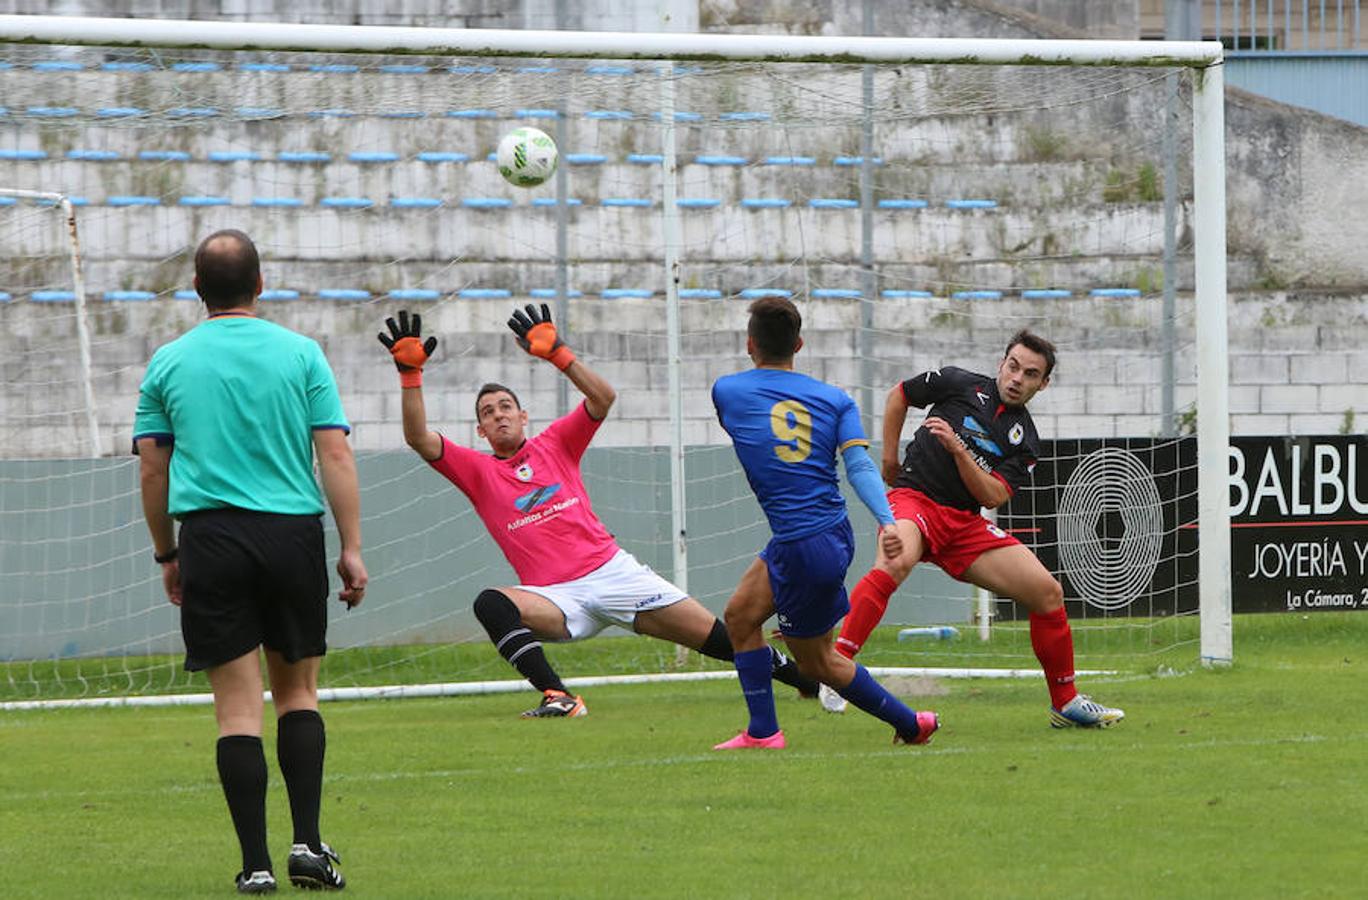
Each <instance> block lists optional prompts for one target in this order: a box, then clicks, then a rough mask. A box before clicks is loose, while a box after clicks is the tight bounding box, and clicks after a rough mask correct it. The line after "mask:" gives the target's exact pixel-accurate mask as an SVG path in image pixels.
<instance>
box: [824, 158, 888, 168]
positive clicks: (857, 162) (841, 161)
mask: <svg viewBox="0 0 1368 900" xmlns="http://www.w3.org/2000/svg"><path fill="white" fill-rule="evenodd" d="M831 162H832V164H833V165H837V166H862V165H864V157H863V156H838V157H836V158H835V159H833V160H832V161H831ZM870 163H872V164H873V165H876V166H881V165H883V157H880V156H876V157H874V158H873V159H871V160H870Z"/></svg>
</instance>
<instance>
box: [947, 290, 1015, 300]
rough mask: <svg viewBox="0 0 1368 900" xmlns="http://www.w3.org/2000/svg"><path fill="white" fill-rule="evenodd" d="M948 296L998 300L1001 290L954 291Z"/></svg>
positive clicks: (961, 298)
mask: <svg viewBox="0 0 1368 900" xmlns="http://www.w3.org/2000/svg"><path fill="white" fill-rule="evenodd" d="M950 296H951V297H953V298H955V299H956V300H998V299H1001V297H1002V291H955V292H954V293H953V294H951V295H950Z"/></svg>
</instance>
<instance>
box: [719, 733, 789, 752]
mask: <svg viewBox="0 0 1368 900" xmlns="http://www.w3.org/2000/svg"><path fill="white" fill-rule="evenodd" d="M784 746H785V742H784V732H783V731H782V730H781V731H776V732H775V733H774V734H772V735H770V736H769V737H762V738H757V737H751V736H750V732H747V731H743V732H741V733H740V734H738V735H737V736H736V737H734V738H732V739H731V740H729V741H723V742H722V743H720V744H718V745H716V746H715V747H713V749H714V750H783V749H784Z"/></svg>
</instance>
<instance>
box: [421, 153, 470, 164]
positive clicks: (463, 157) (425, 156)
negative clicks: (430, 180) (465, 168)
mask: <svg viewBox="0 0 1368 900" xmlns="http://www.w3.org/2000/svg"><path fill="white" fill-rule="evenodd" d="M418 161H419V162H425V163H463V162H469V161H470V154H468V153H452V152H450V151H445V150H424V151H423V152H422V153H419V154H418Z"/></svg>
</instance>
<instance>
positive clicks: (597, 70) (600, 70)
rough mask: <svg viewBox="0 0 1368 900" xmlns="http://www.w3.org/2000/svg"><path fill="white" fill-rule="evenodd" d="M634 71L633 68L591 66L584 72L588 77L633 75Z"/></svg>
mask: <svg viewBox="0 0 1368 900" xmlns="http://www.w3.org/2000/svg"><path fill="white" fill-rule="evenodd" d="M634 71H635V70H634V69H633V68H632V67H631V66H589V67H587V68H586V69H585V70H584V72H585V74H586V75H631V74H633V72H634Z"/></svg>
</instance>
